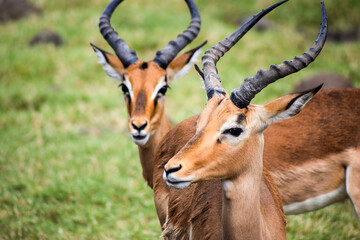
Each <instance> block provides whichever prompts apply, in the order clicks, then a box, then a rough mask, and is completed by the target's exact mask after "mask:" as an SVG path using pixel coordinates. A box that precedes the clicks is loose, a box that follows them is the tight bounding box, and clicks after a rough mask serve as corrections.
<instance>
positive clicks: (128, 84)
mask: <svg viewBox="0 0 360 240" xmlns="http://www.w3.org/2000/svg"><path fill="white" fill-rule="evenodd" d="M123 84H124V85H125V86H126V87H127V88H128V89H129V94H130V98H131V99H134V94H133V92H132V87H131V83H130V81H129V79H127V77H126V76H125V80H124V81H123Z"/></svg>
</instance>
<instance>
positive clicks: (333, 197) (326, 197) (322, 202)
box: [283, 184, 347, 215]
mask: <svg viewBox="0 0 360 240" xmlns="http://www.w3.org/2000/svg"><path fill="white" fill-rule="evenodd" d="M346 196H347V194H346V187H345V184H342V185H341V186H340V187H339V188H338V189H336V190H335V191H332V192H329V193H326V194H322V195H319V196H316V197H314V198H309V199H306V200H305V201H303V202H297V203H292V204H289V205H286V206H284V207H283V208H284V212H285V214H286V215H295V214H301V213H305V212H311V211H315V210H318V209H321V208H323V207H326V206H328V205H330V204H332V203H336V202H338V201H340V200H342V199H344V198H346Z"/></svg>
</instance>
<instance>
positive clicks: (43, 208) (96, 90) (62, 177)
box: [0, 0, 360, 240]
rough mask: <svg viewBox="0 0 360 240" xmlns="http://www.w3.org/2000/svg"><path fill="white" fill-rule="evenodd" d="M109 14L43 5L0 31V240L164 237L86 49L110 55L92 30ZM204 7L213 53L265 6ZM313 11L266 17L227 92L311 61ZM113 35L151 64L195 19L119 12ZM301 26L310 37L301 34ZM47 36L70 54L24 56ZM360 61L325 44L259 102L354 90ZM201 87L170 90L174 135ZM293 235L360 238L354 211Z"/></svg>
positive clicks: (292, 224)
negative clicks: (307, 91) (330, 80)
mask: <svg viewBox="0 0 360 240" xmlns="http://www.w3.org/2000/svg"><path fill="white" fill-rule="evenodd" d="M266 2H267V3H266V5H269V4H270V3H268V1H266ZM339 2H340V1H335V0H332V1H326V4H327V9H328V11H329V21H333V20H332V18H331V17H330V15H331V14H335V16H336V17H337V19H338V23H339V26H343V25H344V23H347V20H346V19H347V18H351V21H353V22H357V23H358V18H359V16H358V14H355V13H356V12H357V9H358V1H357V0H355V1H345V2H341V5H340V4H339V5H336V4H335V3H339ZM34 3H35V1H34ZM107 3H108V1H107V0H101V1H98V0H96V1H95V0H91V1H85V0H76V1H50V0H39V1H36V4H37V5H38V6H39V7H41V8H43V9H44V12H43V15H42V16H30V17H28V18H26V19H22V20H20V21H18V22H13V23H6V24H3V25H0V32H1V33H3V34H0V42H1V46H2V47H1V48H0V57H1V59H2V61H1V64H0V84H1V87H0V146H1V147H0V173H1V174H0V239H4V240H5V239H158V238H159V236H160V233H161V229H160V226H159V223H158V220H157V217H156V212H155V208H154V204H153V199H152V191H151V189H150V188H148V187H147V186H146V184H145V181H144V180H143V179H142V176H141V167H140V163H139V159H138V153H137V147H136V146H135V145H134V144H133V143H132V142H131V140H130V137H129V136H128V133H127V127H126V126H127V117H126V110H125V106H124V102H123V100H122V96H121V93H120V92H121V91H119V90H118V89H117V84H116V83H115V82H113V81H111V80H109V78H108V77H107V76H106V74H105V73H104V72H103V70H102V68H101V66H99V65H98V64H97V63H96V62H97V59H96V57H95V56H94V54H93V51H92V49H91V47H90V46H89V42H93V43H94V44H97V45H99V46H100V47H102V48H104V49H107V50H108V51H111V50H110V47H109V46H107V44H106V42H105V41H104V40H103V38H102V36H101V35H100V34H99V30H98V26H97V21H98V18H99V16H100V14H101V12H102V10H103V8H104V7H105V6H106V4H107ZM307 4H308V5H307ZM198 5H199V10H200V12H201V14H202V19H203V27H202V30H201V33H200V36H199V37H198V38H197V39H196V40H195V42H194V43H192V44H191V46H190V47H193V46H196V45H197V44H200V43H201V42H202V41H204V40H205V39H208V40H209V44H208V45H207V46H206V47H205V49H207V48H209V47H210V46H211V45H213V44H215V43H216V42H217V41H219V40H222V39H223V38H224V37H225V36H227V35H228V34H229V33H231V32H232V31H233V30H235V29H236V26H234V25H233V23H234V21H232V20H234V19H236V18H238V17H241V16H242V15H244V14H248V13H252V14H253V13H255V12H257V11H258V10H259V9H260V8H262V7H265V1H262V0H259V1H254V2H252V1H235V0H228V1H221V2H220V1H215V0H201V1H200V0H199V1H198ZM313 5H314V4H313V3H312V1H310V0H307V1H299V0H297V1H295V0H293V1H290V2H289V3H286V4H285V5H284V6H281V7H280V8H279V9H278V10H276V11H275V12H274V13H272V14H271V15H270V16H269V19H271V20H273V21H274V25H275V26H274V28H273V29H271V30H270V31H264V32H258V31H252V32H250V33H249V34H248V35H247V36H246V37H244V39H243V40H242V41H241V42H240V43H239V44H237V46H236V47H234V48H233V49H232V50H231V52H229V53H227V55H226V57H225V58H223V59H222V60H221V61H220V62H219V63H218V68H219V73H220V76H221V77H222V79H223V85H224V87H225V88H226V89H227V90H228V91H230V90H231V89H233V88H235V87H237V86H238V85H239V84H240V83H241V79H243V78H244V77H246V76H251V75H253V74H254V73H255V72H256V71H257V69H259V68H267V67H268V66H269V65H270V64H272V63H280V62H281V61H283V60H285V59H291V58H293V57H294V56H295V55H300V54H301V53H302V52H303V51H306V50H307V48H308V47H309V46H310V45H311V44H312V43H313V41H314V39H315V38H316V31H317V28H315V27H314V26H317V27H318V23H319V19H320V15H319V14H320V6H319V5H318V4H317V3H316V4H315V5H316V6H313ZM308 6H311V7H308ZM345 10H346V11H345ZM333 12H335V13H333ZM304 14H306V17H303V16H305V15H304ZM336 14H337V15H336ZM112 23H113V25H114V27H115V29H116V30H117V31H118V32H119V35H120V36H121V37H123V38H124V39H125V40H126V41H127V42H128V43H129V45H130V46H131V48H133V49H135V50H136V51H137V53H138V56H139V57H140V58H142V59H145V60H148V59H152V58H153V57H154V54H155V52H156V50H157V49H160V48H162V47H164V46H165V45H166V44H167V42H168V41H169V40H170V39H174V38H175V37H176V35H177V34H178V33H180V32H181V31H183V29H185V28H186V27H187V25H188V23H189V13H188V12H187V9H186V6H185V4H184V2H183V1H178V0H168V1H161V4H159V3H158V2H157V1H146V0H137V1H124V3H123V4H122V5H121V6H120V7H119V9H118V10H117V11H116V12H115V15H114V18H113V20H112ZM299 26H301V28H303V29H307V28H308V27H309V29H310V28H311V31H309V32H305V33H304V32H299V31H297V28H298V27H299ZM43 28H49V29H53V30H55V31H57V32H59V33H60V34H61V35H62V37H63V38H64V42H65V45H64V46H63V47H59V48H55V47H54V46H52V45H46V46H44V45H41V46H36V47H29V46H28V41H29V40H30V39H31V38H32V36H33V35H34V34H35V33H36V32H37V31H39V30H41V29H43ZM5 33H6V34H5ZM359 53H360V44H359V43H347V44H334V43H330V42H328V43H327V44H326V46H325V48H324V50H323V52H322V53H321V55H320V57H319V58H318V59H317V60H316V62H315V63H313V64H312V65H311V66H310V67H308V68H307V69H306V70H305V71H302V72H299V73H297V74H295V75H293V76H290V77H288V78H287V79H284V80H281V81H280V82H278V83H276V84H273V85H272V86H270V87H268V88H267V89H266V90H264V91H263V92H262V93H261V94H259V96H258V97H257V98H256V99H255V102H257V103H264V102H266V101H268V100H270V99H274V98H275V97H278V96H280V95H284V94H287V93H289V92H291V89H292V87H293V86H294V85H295V84H296V83H297V82H299V81H300V80H301V79H302V78H303V77H305V76H309V75H311V74H314V73H318V72H323V71H336V72H339V73H341V74H344V75H346V76H348V77H350V78H351V79H352V80H353V82H354V84H355V85H356V86H357V87H359V86H360V73H359V71H358V69H359V68H360V63H359V60H358V56H359ZM201 85H202V83H201V82H200V80H199V77H198V76H197V74H196V73H195V71H193V70H191V71H190V73H189V74H188V75H187V76H186V77H184V78H183V79H179V80H177V81H175V82H174V83H173V84H172V90H171V91H169V94H168V99H167V103H166V104H167V108H166V111H167V115H168V116H169V117H170V119H171V120H172V121H173V122H174V123H177V122H179V121H181V120H183V119H185V118H187V117H189V116H192V115H194V114H197V113H199V112H200V111H201V110H202V109H203V106H204V103H205V100H206V97H205V94H204V91H203V90H202V89H201ZM288 223H289V224H288V238H289V239H359V238H360V230H359V224H358V222H357V221H356V219H355V217H354V214H353V213H352V209H351V206H350V204H349V203H347V204H345V205H341V204H338V205H334V206H331V207H328V208H326V209H324V210H321V211H317V212H314V213H309V214H304V215H300V216H294V217H289V218H288Z"/></svg>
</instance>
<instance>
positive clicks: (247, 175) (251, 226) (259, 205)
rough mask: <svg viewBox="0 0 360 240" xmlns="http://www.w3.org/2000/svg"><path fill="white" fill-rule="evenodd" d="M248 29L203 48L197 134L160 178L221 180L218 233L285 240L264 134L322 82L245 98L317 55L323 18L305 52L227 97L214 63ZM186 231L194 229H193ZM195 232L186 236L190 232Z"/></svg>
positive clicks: (183, 182)
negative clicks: (259, 99) (260, 98)
mask: <svg viewBox="0 0 360 240" xmlns="http://www.w3.org/2000/svg"><path fill="white" fill-rule="evenodd" d="M280 4H281V3H280ZM275 6H276V5H275ZM275 6H273V8H274V7H275ZM260 14H261V13H260ZM255 18H256V17H255ZM250 25H251V23H250V24H249V25H248V26H250ZM245 28H246V26H245V27H241V28H239V29H238V30H237V31H235V32H234V33H233V34H232V35H230V36H229V37H228V38H225V40H224V41H222V42H220V43H218V44H217V45H216V46H214V47H212V48H211V49H210V50H208V51H206V52H205V55H204V56H203V58H202V60H203V70H204V73H201V71H200V70H198V71H199V73H200V75H201V76H202V78H203V81H204V84H205V89H206V92H207V96H208V102H207V105H206V107H205V109H204V111H203V112H202V113H201V114H200V116H199V118H198V119H197V124H196V131H195V134H194V136H193V137H192V138H191V139H190V140H189V141H188V142H187V143H186V144H185V146H184V147H183V148H182V149H181V150H180V151H179V152H178V153H177V154H176V155H175V156H173V157H172V158H171V159H170V160H169V162H168V163H167V164H166V165H165V167H164V173H163V178H164V180H165V181H166V183H167V184H168V185H169V186H172V187H175V188H179V189H183V188H186V187H188V186H189V185H190V184H191V183H195V182H202V181H206V180H222V189H223V190H222V192H223V194H222V215H221V216H222V217H221V229H222V239H286V230H285V225H286V221H285V217H284V213H283V210H282V203H281V199H280V195H279V193H278V191H277V188H276V185H275V183H274V181H273V180H272V178H271V176H270V175H269V174H268V173H267V171H266V169H265V168H263V147H264V139H263V134H262V133H263V131H264V130H265V129H266V128H267V127H268V126H269V125H270V124H271V123H274V122H277V121H279V120H283V119H288V118H291V117H293V116H295V115H296V114H298V113H299V112H300V111H301V109H302V108H303V107H304V106H305V104H306V103H307V102H308V101H309V100H310V99H311V97H312V96H313V95H314V94H315V93H316V92H317V91H318V90H319V89H320V87H318V88H316V89H314V90H312V91H309V92H306V93H301V94H293V95H289V96H286V97H282V98H279V99H277V100H275V101H272V102H270V103H268V104H266V105H264V106H259V105H252V104H250V102H251V100H252V99H253V98H254V97H255V95H256V94H257V93H258V92H260V91H261V90H262V89H263V88H265V87H266V86H267V85H269V84H270V83H272V82H274V81H276V80H277V79H279V78H281V77H284V76H286V75H289V74H291V73H293V72H295V71H299V70H300V69H302V68H304V67H306V66H307V65H308V64H309V63H310V62H312V61H313V60H314V59H315V58H316V57H317V55H318V54H319V53H320V51H321V49H322V47H323V44H324V43H325V37H326V28H327V27H326V16H325V12H324V8H323V21H322V29H321V32H320V34H319V38H318V41H317V42H316V43H315V44H314V45H313V47H312V48H311V49H310V50H309V51H308V52H307V53H305V54H303V55H302V56H301V57H298V58H295V59H294V60H292V61H291V62H284V63H283V64H281V65H279V66H275V65H273V66H272V67H271V68H270V69H269V70H266V71H259V72H258V74H257V75H256V76H255V77H252V78H247V79H245V81H244V83H243V84H242V85H241V86H240V87H239V88H238V89H234V90H233V91H232V93H231V96H229V95H228V94H227V93H226V91H225V90H224V89H223V88H222V87H221V81H220V77H219V76H218V75H217V72H218V71H217V69H216V63H217V61H218V60H219V59H220V58H221V57H222V56H223V55H224V54H225V53H226V52H227V51H229V50H230V49H231V47H232V46H234V45H235V43H236V42H237V41H238V40H239V39H240V37H241V36H242V34H243V32H244V29H245ZM174 137H175V138H176V136H174ZM208 191H212V190H211V189H208ZM195 201H196V200H195ZM168 226H169V228H170V229H171V228H172V220H171V219H168V221H167V223H166V225H165V234H164V236H166V237H169V238H173V236H172V234H169V235H168V236H167V235H166V234H167V232H166V231H167V230H168V229H167V227H168ZM212 227H215V226H214V225H212ZM215 228H218V229H219V228H220V227H219V226H216V227H215ZM191 231H192V232H194V235H198V234H197V231H198V229H192V230H191ZM200 231H202V230H200ZM192 232H191V234H190V236H189V237H190V238H193V236H192ZM176 238H177V237H176ZM194 239H196V238H194Z"/></svg>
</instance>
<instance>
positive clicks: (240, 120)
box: [236, 113, 246, 124]
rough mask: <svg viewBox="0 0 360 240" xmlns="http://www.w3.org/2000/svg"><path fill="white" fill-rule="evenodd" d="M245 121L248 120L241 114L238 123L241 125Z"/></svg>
mask: <svg viewBox="0 0 360 240" xmlns="http://www.w3.org/2000/svg"><path fill="white" fill-rule="evenodd" d="M245 119H246V116H245V114H243V113H240V114H239V116H238V117H237V119H236V122H237V123H239V124H240V123H242V122H243V121H244V120H245Z"/></svg>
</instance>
